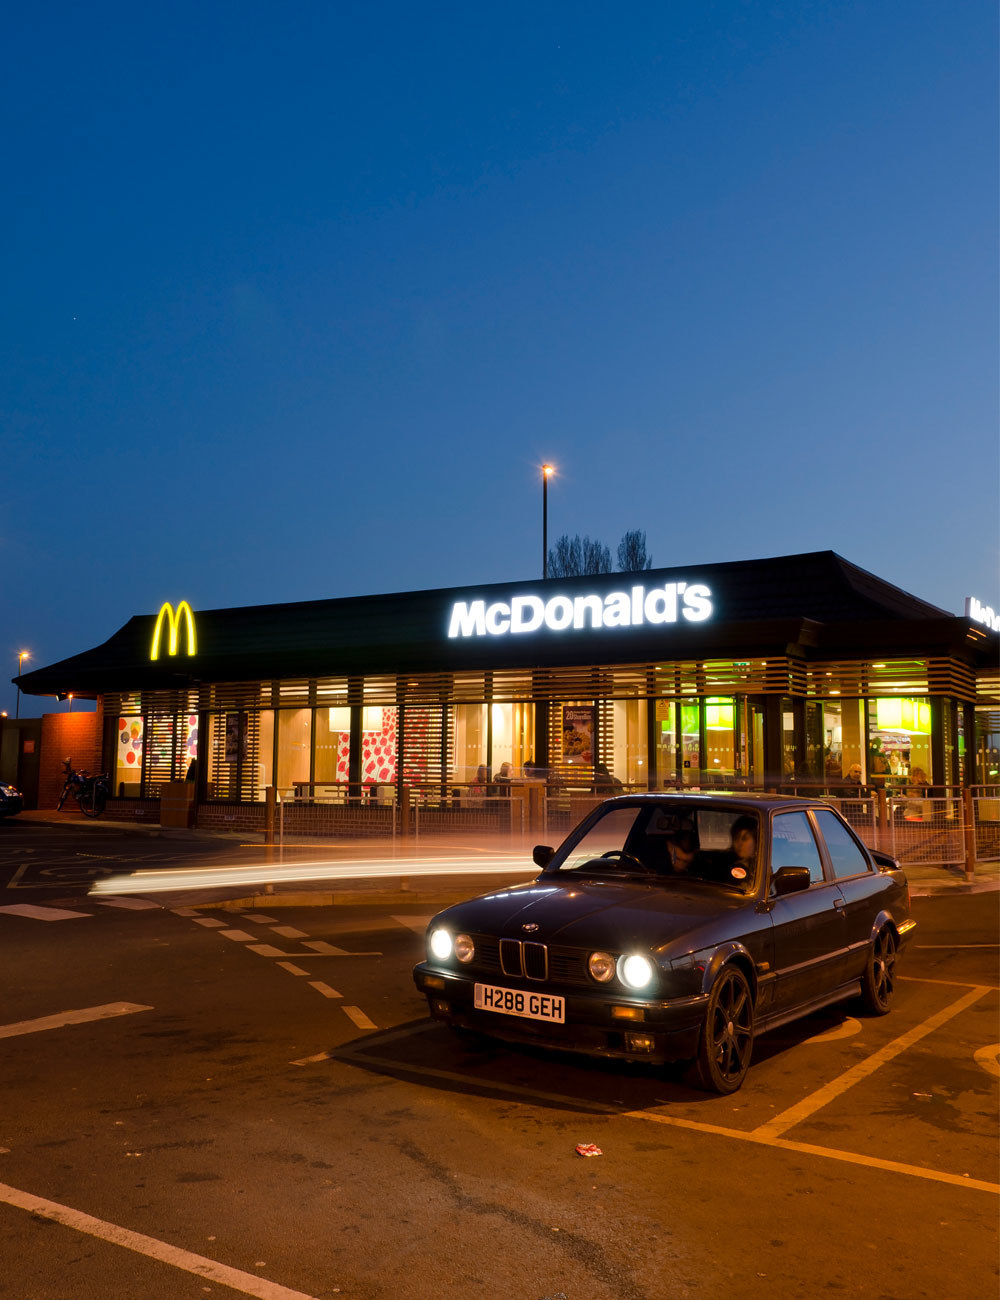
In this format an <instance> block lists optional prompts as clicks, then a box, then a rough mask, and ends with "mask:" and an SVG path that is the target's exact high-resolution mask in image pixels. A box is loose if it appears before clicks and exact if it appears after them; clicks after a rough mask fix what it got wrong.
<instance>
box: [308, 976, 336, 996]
mask: <svg viewBox="0 0 1000 1300" xmlns="http://www.w3.org/2000/svg"><path fill="white" fill-rule="evenodd" d="M309 987H310V988H311V989H315V990H316V992H317V993H322V994H323V996H324V997H325V998H340V997H343V994H342V993H338V992H337V990H336V989H332V988H331V987H330V986H329V984H324V983H323V981H322V980H310V981H309Z"/></svg>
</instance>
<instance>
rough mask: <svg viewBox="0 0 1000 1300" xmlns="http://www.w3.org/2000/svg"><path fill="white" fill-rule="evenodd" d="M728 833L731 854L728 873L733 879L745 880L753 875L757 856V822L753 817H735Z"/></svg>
mask: <svg viewBox="0 0 1000 1300" xmlns="http://www.w3.org/2000/svg"><path fill="white" fill-rule="evenodd" d="M729 834H730V837H731V839H732V844H731V849H732V854H733V861H732V862H731V864H730V870H729V874H730V875H731V876H732V878H733V879H734V880H746V879H748V878H749V877H751V876H752V875H753V871H754V862H755V859H756V857H757V822H756V820H755V819H754V818H753V817H746V816H744V817H737V818H736V820H735V821H734V822H733V824H732V826H731V827H730V831H729Z"/></svg>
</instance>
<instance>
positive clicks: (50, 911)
mask: <svg viewBox="0 0 1000 1300" xmlns="http://www.w3.org/2000/svg"><path fill="white" fill-rule="evenodd" d="M0 912H9V913H10V914H11V916H27V917H30V919H31V920H33V921H72V920H73V919H74V918H75V917H78V916H92V915H93V913H92V912H67V911H66V910H65V909H64V908H61V907H36V906H35V904H34V903H11V905H10V906H9V907H0Z"/></svg>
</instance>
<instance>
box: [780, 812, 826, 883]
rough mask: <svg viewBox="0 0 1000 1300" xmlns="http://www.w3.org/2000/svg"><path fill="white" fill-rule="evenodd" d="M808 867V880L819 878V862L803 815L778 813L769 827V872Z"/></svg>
mask: <svg viewBox="0 0 1000 1300" xmlns="http://www.w3.org/2000/svg"><path fill="white" fill-rule="evenodd" d="M781 867H808V868H809V878H810V879H811V880H812V881H814V882H815V881H817V880H822V879H823V861H822V859H821V858H820V856H819V849H818V848H817V847H816V837H815V836H814V835H813V832H812V827H811V826H810V825H809V818H808V817H807V816H806V815H805V813H804V812H788V813H780V814H779V815H778V816H777V817H775V819H774V821H773V823H772V825H771V872H772V874H773V873H774V872H775V871H778V870H780V868H781Z"/></svg>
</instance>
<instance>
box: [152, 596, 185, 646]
mask: <svg viewBox="0 0 1000 1300" xmlns="http://www.w3.org/2000/svg"><path fill="white" fill-rule="evenodd" d="M181 619H184V620H185V622H186V623H187V653H188V654H189V655H193V654H194V653H195V648H196V647H195V637H194V614H193V613H192V612H191V606H190V605H189V604H188V603H187V601H186V600H182V601H181V603H180V604H179V605H178V606H177V611H176V613H175V612H174V607H173V605H171V603H170V601H169V600H165V601H164V602H163V604H162V605H161V606H160V612H159V614H157V616H156V627H155V628H154V629H153V645H152V649H151V650H150V653H149V657H150V659H159V657H160V641H161V639H162V637H163V625H164V623H166V625H167V629H168V631H167V654H168V655H175V654H176V653H177V642H178V640H179V638H180V630H181Z"/></svg>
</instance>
